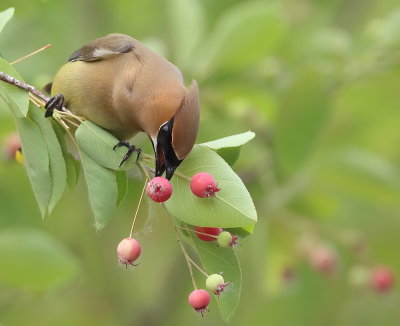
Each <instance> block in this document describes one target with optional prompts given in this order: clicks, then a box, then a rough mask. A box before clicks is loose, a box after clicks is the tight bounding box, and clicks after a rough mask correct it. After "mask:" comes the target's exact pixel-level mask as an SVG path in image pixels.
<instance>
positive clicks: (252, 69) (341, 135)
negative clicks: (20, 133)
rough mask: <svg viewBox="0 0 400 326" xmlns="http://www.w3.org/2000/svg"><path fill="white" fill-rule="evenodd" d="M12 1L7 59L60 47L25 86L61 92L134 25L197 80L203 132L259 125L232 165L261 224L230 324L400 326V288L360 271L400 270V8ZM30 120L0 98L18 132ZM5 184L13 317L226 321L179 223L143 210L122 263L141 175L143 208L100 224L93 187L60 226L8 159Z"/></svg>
mask: <svg viewBox="0 0 400 326" xmlns="http://www.w3.org/2000/svg"><path fill="white" fill-rule="evenodd" d="M11 6H14V7H15V8H16V14H15V16H14V17H13V18H12V20H11V22H10V23H9V24H8V25H7V26H6V27H5V29H4V31H3V32H2V34H1V36H0V52H1V56H2V57H4V58H5V59H6V60H8V61H13V60H15V59H17V58H19V57H21V56H23V55H24V54H26V53H29V52H31V51H33V50H35V49H37V48H38V47H40V46H42V45H45V44H47V43H51V44H52V45H53V47H52V48H51V49H49V50H46V51H45V52H44V53H41V54H39V55H37V56H35V57H33V58H31V59H28V60H26V61H24V62H22V63H19V64H18V65H17V66H16V68H17V69H18V71H20V72H21V74H22V75H23V76H24V78H25V80H26V81H27V82H29V83H31V84H33V85H36V86H38V87H40V86H42V85H44V84H46V83H47V82H48V81H50V80H51V78H52V76H53V75H54V73H55V72H56V70H57V69H58V67H59V66H60V65H61V64H63V63H64V62H65V60H66V58H67V57H68V56H69V54H70V53H72V52H73V51H74V50H76V49H77V48H79V47H80V46H81V45H82V44H85V43H86V42H88V41H89V40H91V39H94V38H96V37H99V36H102V35H104V34H107V33H110V32H121V33H127V34H130V35H132V36H134V37H136V38H138V39H140V40H142V41H144V42H145V43H146V44H148V45H149V46H151V47H153V48H154V49H156V50H157V51H158V52H160V53H162V54H164V55H165V56H167V57H168V58H169V59H170V60H171V61H173V62H175V63H176V64H177V65H178V66H179V67H181V68H182V70H183V72H184V75H185V77H186V79H187V81H190V79H191V78H196V79H197V80H198V82H199V85H200V89H201V101H202V121H201V128H200V134H199V139H198V142H205V141H209V140H213V139H216V138H220V137H224V136H227V135H231V134H235V133H239V132H244V131H247V130H249V129H251V130H253V131H254V132H256V134H257V137H256V138H255V139H254V140H253V141H251V142H250V143H249V144H247V145H246V146H244V147H243V149H242V153H241V156H240V158H239V160H238V161H237V163H236V165H235V166H234V168H235V170H236V171H237V172H238V173H239V174H240V176H241V177H242V179H243V180H244V182H245V183H246V185H247V187H248V188H249V190H250V192H251V194H252V196H253V198H254V199H255V201H256V207H257V209H258V215H259V222H258V224H257V226H256V228H255V233H254V235H253V236H251V237H248V238H246V239H245V240H243V241H242V246H241V247H240V248H239V249H238V253H239V257H240V260H241V262H242V266H243V275H244V279H243V293H242V300H241V302H240V305H239V307H238V309H237V312H236V314H235V316H234V317H233V319H232V325H239V324H241V325H243V324H249V325H320V324H322V323H324V324H328V325H341V326H342V325H364V326H365V325H376V324H378V323H379V324H382V325H397V321H398V320H399V318H400V315H399V314H400V313H399V310H398V304H399V302H400V296H399V294H398V289H397V288H395V289H393V291H391V292H389V293H385V294H377V293H375V292H374V291H372V290H370V289H369V288H368V287H365V288H356V287H355V286H354V284H353V283H354V282H352V281H351V280H352V278H351V277H350V276H349V275H352V274H351V271H353V270H354V267H357V266H365V267H371V266H374V265H375V264H387V265H390V266H392V267H393V268H394V270H397V271H398V270H399V269H400V259H399V255H398V253H397V250H396V249H397V248H398V247H399V245H400V238H399V237H398V229H399V224H400V223H399V218H398V216H399V211H400V206H399V190H400V177H399V163H400V154H399V150H398V144H399V140H400V139H399V138H400V133H399V132H398V126H399V123H400V111H399V110H398V107H399V103H400V93H399V91H398V85H399V77H400V69H399V59H400V57H399V56H400V55H399V53H400V52H399V50H400V49H399V46H400V28H399V27H400V26H399V25H400V6H399V5H398V2H397V1H396V0H379V1H378V0H369V1H358V0H350V1H348V0H346V1H345V0H328V1H316V0H315V1H307V0H300V1H299V0H296V1H295V0H285V1H257V2H254V1H237V0H225V1H211V0H203V1H200V0H197V1H195V0H190V1H189V0H168V1H156V0H151V1H131V0H130V1H127V0H115V1H106V0H101V1H94V0H86V1H77V0H71V1H52V0H47V1H38V0H32V1H22V0H14V1H11V0H3V1H2V2H1V7H0V11H1V10H4V9H5V8H7V7H11ZM14 129H15V126H14V122H13V120H12V117H11V116H10V115H9V113H8V111H7V110H6V109H3V108H0V136H1V137H2V139H5V137H6V136H7V135H8V134H9V133H10V132H12V131H13V130H14ZM148 151H149V150H148ZM81 179H82V178H81ZM0 180H1V184H0V229H1V230H0V257H1V260H2V261H8V262H9V263H8V264H2V266H1V269H0V280H1V283H0V323H3V324H4V325H26V324H27V323H32V321H34V322H35V323H38V324H40V325H132V324H139V325H176V324H182V325H187V324H189V323H190V324H192V325H197V324H198V325H200V324H204V323H208V324H211V325H212V324H219V323H221V319H220V317H219V315H218V311H217V308H216V305H215V303H214V305H213V309H212V310H211V312H210V313H209V314H207V315H206V316H205V317H204V318H201V317H198V316H196V314H195V313H194V312H193V311H192V309H191V308H190V307H189V306H188V304H187V302H186V300H187V293H188V292H189V291H190V289H191V285H190V281H189V276H188V273H187V270H186V266H185V265H184V260H183V258H182V256H181V253H180V252H179V249H178V245H177V244H176V241H175V236H174V233H173V229H172V228H171V226H170V224H169V222H168V220H167V219H166V218H165V217H163V216H160V217H156V216H151V217H150V219H149V221H148V222H146V220H145V216H146V215H147V212H144V211H143V212H142V216H141V217H142V218H141V221H142V224H144V228H143V231H142V232H140V234H139V235H138V237H139V239H140V240H141V242H142V243H143V247H144V248H145V250H146V252H145V253H146V254H144V255H143V257H142V259H141V267H140V269H137V270H134V271H131V272H128V273H127V272H126V271H125V270H124V269H123V268H121V267H120V266H118V264H117V263H116V257H115V247H116V245H117V244H118V242H119V240H120V239H121V238H122V237H125V236H127V234H128V232H129V228H130V223H131V219H130V216H131V215H132V213H133V209H134V208H135V206H136V202H135V200H133V198H135V199H136V198H138V197H139V192H140V190H141V187H140V185H139V184H136V183H135V182H133V181H130V183H131V184H130V187H129V192H128V194H127V196H128V199H129V198H132V200H131V201H129V200H127V201H125V202H124V203H123V204H122V205H121V206H120V207H119V209H118V214H117V216H116V217H115V218H114V219H113V220H112V222H111V223H110V224H109V226H108V227H107V228H106V229H104V230H103V231H102V232H100V233H96V232H95V231H94V227H93V223H94V221H93V219H92V216H91V214H90V211H89V207H88V202H87V199H86V198H87V194H86V189H85V186H84V184H83V182H82V180H80V183H79V184H78V187H77V191H76V193H75V194H74V195H73V196H72V195H71V193H69V192H68V191H67V192H66V193H65V194H64V196H63V199H62V201H61V202H60V204H58V205H57V206H56V207H55V209H54V212H53V214H52V215H51V216H50V217H49V218H46V219H45V220H44V221H43V220H42V219H41V216H40V212H39V209H38V208H37V205H36V202H35V198H34V195H33V192H32V190H31V188H30V185H29V181H28V178H27V176H26V174H25V171H24V168H23V167H22V166H21V165H19V164H17V163H15V162H10V161H6V160H3V161H1V162H0ZM18 239H19V241H17V240H18ZM10 241H13V244H12V246H10ZM310 241H311V242H312V244H313V246H314V245H318V244H323V245H328V246H330V247H332V248H334V250H335V252H336V253H337V255H338V264H337V266H336V270H335V271H334V272H333V273H331V274H330V275H322V274H321V273H318V271H315V270H314V269H313V268H312V267H311V266H309V264H308V262H307V259H306V258H305V257H304V253H303V248H304V246H305V243H306V244H308V243H310ZM5 244H7V245H5ZM27 257H29V259H27ZM288 270H290V271H291V273H294V279H293V280H291V281H290V282H288V281H287V280H286V279H285V277H282V275H287V273H285V271H288Z"/></svg>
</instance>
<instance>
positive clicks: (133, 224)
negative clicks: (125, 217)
mask: <svg viewBox="0 0 400 326" xmlns="http://www.w3.org/2000/svg"><path fill="white" fill-rule="evenodd" d="M146 185H147V179H146V180H144V186H143V190H142V193H141V195H140V198H139V203H138V206H137V208H136V212H135V216H134V218H133V222H132V227H131V233H130V234H129V238H132V233H133V227H134V226H135V222H136V217H137V215H138V212H139V208H140V204H141V203H142V199H143V194H144V190H145V189H146Z"/></svg>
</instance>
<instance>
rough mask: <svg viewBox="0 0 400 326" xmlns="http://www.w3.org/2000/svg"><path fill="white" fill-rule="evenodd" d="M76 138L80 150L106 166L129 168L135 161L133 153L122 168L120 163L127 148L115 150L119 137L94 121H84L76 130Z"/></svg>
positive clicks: (117, 168)
mask: <svg viewBox="0 0 400 326" xmlns="http://www.w3.org/2000/svg"><path fill="white" fill-rule="evenodd" d="M75 138H76V141H77V143H78V145H79V148H80V150H81V151H83V152H85V153H86V154H87V155H88V156H89V157H90V158H91V159H92V160H94V161H95V162H96V163H98V164H99V165H101V166H103V167H105V168H108V169H112V170H127V169H130V168H131V167H132V166H133V165H134V163H135V160H136V155H135V153H133V154H132V155H131V157H130V158H129V159H128V160H127V161H126V162H124V164H122V166H121V168H119V164H120V163H121V161H122V158H123V157H124V155H125V154H126V152H127V148H126V147H119V148H116V149H115V150H113V147H114V146H115V145H116V144H117V143H118V142H119V139H117V138H116V137H114V136H113V135H111V134H110V133H109V132H108V131H106V130H104V129H103V128H100V127H99V126H97V125H96V124H94V123H93V122H90V121H84V122H83V123H81V124H80V126H79V127H78V129H77V130H76V132H75Z"/></svg>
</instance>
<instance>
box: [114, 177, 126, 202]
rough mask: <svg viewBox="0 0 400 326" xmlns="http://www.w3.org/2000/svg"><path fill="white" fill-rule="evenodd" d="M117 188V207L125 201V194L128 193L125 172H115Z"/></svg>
mask: <svg viewBox="0 0 400 326" xmlns="http://www.w3.org/2000/svg"><path fill="white" fill-rule="evenodd" d="M115 177H116V180H117V187H118V198H117V206H119V204H121V202H122V201H123V200H124V199H125V196H126V193H127V192H128V177H127V175H126V171H117V173H116V174H115Z"/></svg>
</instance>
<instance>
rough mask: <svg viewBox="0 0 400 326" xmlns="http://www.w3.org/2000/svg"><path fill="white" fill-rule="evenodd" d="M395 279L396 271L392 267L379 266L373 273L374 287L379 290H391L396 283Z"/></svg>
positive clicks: (372, 282)
mask: <svg viewBox="0 0 400 326" xmlns="http://www.w3.org/2000/svg"><path fill="white" fill-rule="evenodd" d="M394 281H395V279H394V273H393V270H392V269H391V268H390V267H387V266H379V267H376V268H375V269H374V270H373V271H372V273H371V284H372V287H373V288H374V289H375V290H377V291H379V292H385V291H388V290H390V289H391V288H392V287H393V285H394Z"/></svg>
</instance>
